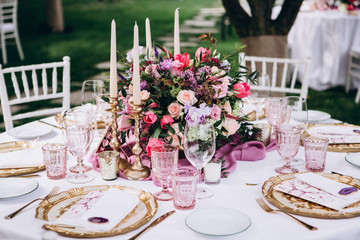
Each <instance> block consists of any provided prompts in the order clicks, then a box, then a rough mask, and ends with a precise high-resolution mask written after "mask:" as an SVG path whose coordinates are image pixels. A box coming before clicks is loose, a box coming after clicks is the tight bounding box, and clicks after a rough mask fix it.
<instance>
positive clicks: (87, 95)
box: [81, 80, 105, 135]
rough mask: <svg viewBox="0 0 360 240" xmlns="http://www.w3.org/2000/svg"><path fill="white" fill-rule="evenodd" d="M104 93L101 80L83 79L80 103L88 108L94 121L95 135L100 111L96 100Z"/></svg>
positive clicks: (103, 85)
mask: <svg viewBox="0 0 360 240" xmlns="http://www.w3.org/2000/svg"><path fill="white" fill-rule="evenodd" d="M104 94H105V84H104V81H103V80H85V81H84V82H83V84H82V88H81V104H82V105H83V106H85V107H88V108H89V111H91V115H92V118H93V122H94V128H95V135H97V120H98V117H99V115H100V112H99V110H98V108H97V104H96V101H97V99H98V98H99V97H101V96H102V95H104Z"/></svg>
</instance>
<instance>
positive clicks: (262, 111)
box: [246, 109, 266, 121]
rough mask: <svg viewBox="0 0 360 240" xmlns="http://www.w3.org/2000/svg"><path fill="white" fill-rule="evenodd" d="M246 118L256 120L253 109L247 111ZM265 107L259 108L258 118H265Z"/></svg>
mask: <svg viewBox="0 0 360 240" xmlns="http://www.w3.org/2000/svg"><path fill="white" fill-rule="evenodd" d="M246 116H247V118H248V121H255V120H256V112H255V111H253V112H251V113H249V114H248V115H246ZM265 117H266V115H265V109H261V110H260V112H259V120H260V119H263V118H265Z"/></svg>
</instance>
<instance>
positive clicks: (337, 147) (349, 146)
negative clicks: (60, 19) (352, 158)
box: [301, 123, 360, 152]
mask: <svg viewBox="0 0 360 240" xmlns="http://www.w3.org/2000/svg"><path fill="white" fill-rule="evenodd" d="M333 126H336V127H346V128H351V129H358V130H360V126H358V125H353V124H346V123H317V124H309V125H308V130H306V131H305V132H304V133H303V134H302V136H301V137H302V139H304V138H305V137H307V136H312V135H311V131H309V129H311V128H314V127H324V128H328V127H333ZM317 137H318V136H317ZM328 151H329V152H359V151H360V143H332V144H329V146H328Z"/></svg>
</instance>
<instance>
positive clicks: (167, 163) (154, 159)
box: [151, 145, 179, 201]
mask: <svg viewBox="0 0 360 240" xmlns="http://www.w3.org/2000/svg"><path fill="white" fill-rule="evenodd" d="M178 159H179V154H178V148H177V147H174V146H171V145H163V146H156V147H153V148H151V167H152V171H153V173H154V174H155V176H156V178H157V179H158V180H159V182H160V183H161V186H162V190H161V192H156V193H154V194H153V195H154V197H155V198H156V199H157V200H160V201H169V200H171V199H173V195H172V193H171V191H170V190H169V183H170V175H171V171H172V170H173V169H174V168H176V167H177V164H178Z"/></svg>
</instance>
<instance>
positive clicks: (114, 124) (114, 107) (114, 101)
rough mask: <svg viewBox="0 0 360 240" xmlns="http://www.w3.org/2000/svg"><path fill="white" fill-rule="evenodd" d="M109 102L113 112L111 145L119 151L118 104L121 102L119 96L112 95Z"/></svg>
mask: <svg viewBox="0 0 360 240" xmlns="http://www.w3.org/2000/svg"><path fill="white" fill-rule="evenodd" d="M109 103H110V106H111V113H112V119H113V121H112V124H111V129H112V138H111V140H110V147H111V148H112V149H113V150H114V151H118V150H119V148H120V141H119V138H118V131H117V129H118V124H117V115H116V113H117V106H118V104H119V100H118V98H117V97H110V98H109Z"/></svg>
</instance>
